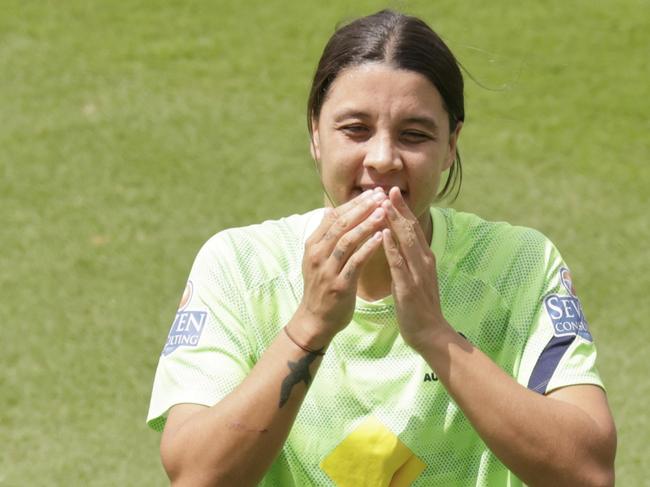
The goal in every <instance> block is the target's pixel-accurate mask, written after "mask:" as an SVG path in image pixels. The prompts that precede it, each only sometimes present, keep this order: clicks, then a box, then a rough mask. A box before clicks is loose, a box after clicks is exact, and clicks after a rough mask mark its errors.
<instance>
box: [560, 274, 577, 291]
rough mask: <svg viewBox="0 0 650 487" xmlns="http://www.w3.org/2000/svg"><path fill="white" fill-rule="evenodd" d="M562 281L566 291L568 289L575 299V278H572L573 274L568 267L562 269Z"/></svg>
mask: <svg viewBox="0 0 650 487" xmlns="http://www.w3.org/2000/svg"><path fill="white" fill-rule="evenodd" d="M560 281H561V282H562V285H563V286H564V289H566V290H567V292H568V293H569V294H570V295H571V296H574V297H575V295H576V288H575V286H574V285H573V278H572V277H571V272H570V271H569V269H567V268H566V267H562V268H560Z"/></svg>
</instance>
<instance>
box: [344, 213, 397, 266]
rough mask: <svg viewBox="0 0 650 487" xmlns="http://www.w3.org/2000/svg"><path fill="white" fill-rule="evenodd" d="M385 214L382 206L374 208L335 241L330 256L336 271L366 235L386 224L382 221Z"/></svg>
mask: <svg viewBox="0 0 650 487" xmlns="http://www.w3.org/2000/svg"><path fill="white" fill-rule="evenodd" d="M385 215H386V212H385V211H384V209H383V208H381V207H379V208H375V210H374V211H373V212H372V213H371V214H370V215H368V217H366V219H365V220H363V221H362V222H361V223H360V224H359V225H357V226H356V227H354V228H352V229H351V230H349V231H348V232H346V233H345V234H344V235H343V236H342V237H341V238H340V239H339V240H338V242H336V246H335V247H334V249H333V250H332V254H331V257H332V259H333V260H334V261H335V265H336V266H337V267H336V268H337V272H338V271H340V270H341V269H342V268H343V267H344V266H345V264H346V262H347V261H348V259H349V258H350V256H351V255H352V253H353V252H354V251H355V250H356V249H357V248H359V247H360V246H361V245H362V244H363V243H364V242H365V241H366V240H367V239H368V237H370V236H371V235H372V234H373V233H375V232H376V231H377V230H379V229H381V228H382V227H384V226H385V225H386V223H385V222H384V217H385Z"/></svg>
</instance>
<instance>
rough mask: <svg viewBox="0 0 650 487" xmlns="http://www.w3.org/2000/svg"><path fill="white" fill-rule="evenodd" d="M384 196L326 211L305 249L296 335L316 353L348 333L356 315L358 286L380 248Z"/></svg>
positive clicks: (371, 193)
mask: <svg viewBox="0 0 650 487" xmlns="http://www.w3.org/2000/svg"><path fill="white" fill-rule="evenodd" d="M385 200H386V195H385V194H384V192H383V191H372V190H368V191H366V192H364V193H362V194H361V195H359V196H357V197H356V198H354V199H352V200H350V201H348V202H347V203H345V204H343V205H341V206H339V207H338V208H336V209H331V208H328V209H326V210H325V211H326V213H325V216H324V218H323V221H322V222H321V224H320V225H319V226H318V228H317V229H316V230H315V231H314V233H313V234H312V235H311V237H309V239H308V240H307V242H306V244H305V255H304V257H303V264H302V272H303V278H304V283H305V288H304V294H303V298H302V302H301V303H300V306H299V307H298V310H297V311H296V315H295V316H294V320H292V322H296V321H297V322H299V323H300V329H298V327H294V329H292V334H295V335H297V337H298V338H299V340H300V342H301V343H303V344H305V345H307V346H309V347H311V348H315V349H320V348H322V347H325V346H326V345H327V344H328V343H329V342H330V341H331V339H332V338H334V336H335V335H336V334H337V333H338V332H339V331H341V330H342V329H343V328H345V327H346V326H347V325H348V323H349V322H350V320H351V319H352V315H353V313H354V305H355V302H356V295H357V282H358V279H359V274H360V273H361V269H362V268H363V265H364V264H365V263H366V262H367V261H368V259H369V258H370V256H371V255H372V254H373V253H374V251H375V250H376V249H377V248H378V247H379V246H380V245H381V242H382V237H381V232H380V231H379V230H380V229H381V228H382V227H383V226H385V224H386V222H385V218H384V217H385V211H384V209H383V208H382V207H381V204H382V202H383V201H385Z"/></svg>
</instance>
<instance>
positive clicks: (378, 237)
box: [372, 232, 382, 240]
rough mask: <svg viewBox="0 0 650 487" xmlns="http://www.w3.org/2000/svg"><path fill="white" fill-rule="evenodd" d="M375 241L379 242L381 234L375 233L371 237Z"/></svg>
mask: <svg viewBox="0 0 650 487" xmlns="http://www.w3.org/2000/svg"><path fill="white" fill-rule="evenodd" d="M372 238H374V239H375V240H381V239H382V233H381V232H375V234H374V235H373V237H372Z"/></svg>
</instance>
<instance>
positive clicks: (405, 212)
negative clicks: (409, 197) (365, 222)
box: [388, 187, 429, 247]
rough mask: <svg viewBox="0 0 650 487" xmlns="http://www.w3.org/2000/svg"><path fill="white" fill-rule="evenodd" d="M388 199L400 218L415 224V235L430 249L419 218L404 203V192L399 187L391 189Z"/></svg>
mask: <svg viewBox="0 0 650 487" xmlns="http://www.w3.org/2000/svg"><path fill="white" fill-rule="evenodd" d="M388 197H389V199H390V202H391V203H392V204H393V206H394V207H395V209H396V210H397V213H398V214H399V215H400V216H402V217H404V219H406V220H408V221H409V222H411V223H412V224H413V225H412V227H413V229H414V230H415V234H416V235H417V237H418V238H419V239H420V242H421V243H422V244H423V245H426V246H427V247H428V246H429V243H428V241H427V238H426V236H425V235H424V231H423V230H422V227H421V226H420V224H419V223H420V222H419V221H418V219H417V217H416V216H415V215H414V214H413V212H412V211H411V209H410V208H409V206H408V205H407V204H406V201H404V197H403V196H402V192H401V191H400V190H399V188H397V187H393V188H391V189H390V191H389V192H388Z"/></svg>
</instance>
